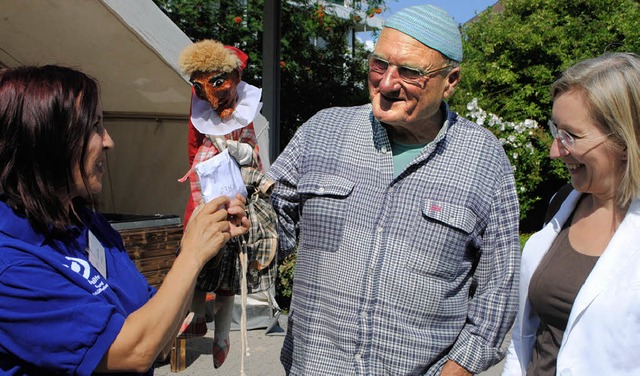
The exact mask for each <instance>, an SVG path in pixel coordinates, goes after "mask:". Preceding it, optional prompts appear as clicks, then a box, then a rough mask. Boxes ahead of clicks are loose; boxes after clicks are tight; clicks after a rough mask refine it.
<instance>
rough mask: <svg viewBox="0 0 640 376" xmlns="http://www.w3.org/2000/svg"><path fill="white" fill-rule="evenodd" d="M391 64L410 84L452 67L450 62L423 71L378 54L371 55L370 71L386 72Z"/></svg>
mask: <svg viewBox="0 0 640 376" xmlns="http://www.w3.org/2000/svg"><path fill="white" fill-rule="evenodd" d="M389 66H394V67H396V70H397V71H398V75H399V76H400V78H401V79H402V81H404V82H406V83H409V84H422V82H423V81H424V80H425V78H428V76H430V75H432V74H434V73H437V72H440V71H441V70H444V69H447V68H449V67H450V65H449V64H447V65H445V66H442V67H440V68H436V69H433V70H430V71H426V72H423V71H421V70H419V69H415V68H409V67H405V66H403V65H394V64H390V63H389V62H388V61H386V60H384V59H381V58H379V57H376V56H370V57H369V71H370V72H375V73H378V74H384V73H385V72H386V71H387V69H389Z"/></svg>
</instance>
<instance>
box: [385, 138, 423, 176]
mask: <svg viewBox="0 0 640 376" xmlns="http://www.w3.org/2000/svg"><path fill="white" fill-rule="evenodd" d="M426 145H427V144H401V143H399V142H394V141H391V150H392V152H393V177H394V178H395V177H397V176H398V175H400V174H401V173H402V171H404V169H405V168H406V167H407V166H408V165H409V163H411V161H413V160H414V159H416V157H417V156H418V155H420V152H421V151H422V149H423V148H424V147H425V146H426Z"/></svg>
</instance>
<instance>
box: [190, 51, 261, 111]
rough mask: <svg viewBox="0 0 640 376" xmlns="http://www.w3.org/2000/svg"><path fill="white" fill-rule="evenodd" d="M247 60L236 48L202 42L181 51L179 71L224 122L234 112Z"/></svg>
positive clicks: (199, 96)
mask: <svg viewBox="0 0 640 376" xmlns="http://www.w3.org/2000/svg"><path fill="white" fill-rule="evenodd" d="M247 59H248V58H247V55H246V54H245V53H244V52H242V51H240V50H239V49H237V48H235V47H231V46H225V45H223V44H222V43H220V42H217V41H214V40H210V39H205V40H202V41H200V42H196V43H194V44H192V45H190V46H188V47H187V48H185V49H184V50H183V51H182V53H181V54H180V68H181V69H182V71H183V73H184V74H187V75H189V81H191V84H192V85H193V88H194V90H195V93H196V95H197V96H198V98H200V99H202V100H204V101H207V102H209V104H210V105H211V107H212V108H213V109H214V111H215V112H216V113H217V114H218V116H220V118H221V119H224V118H226V117H228V116H229V115H231V114H232V113H233V111H234V110H235V107H236V104H237V102H238V89H237V87H238V84H239V83H240V76H241V74H242V70H243V69H244V67H245V66H246V65H247Z"/></svg>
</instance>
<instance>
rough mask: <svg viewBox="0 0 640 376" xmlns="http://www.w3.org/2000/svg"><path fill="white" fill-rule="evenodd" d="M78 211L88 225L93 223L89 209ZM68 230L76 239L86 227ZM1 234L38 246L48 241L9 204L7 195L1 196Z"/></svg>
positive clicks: (46, 237) (73, 227)
mask: <svg viewBox="0 0 640 376" xmlns="http://www.w3.org/2000/svg"><path fill="white" fill-rule="evenodd" d="M76 212H77V213H78V215H79V216H80V217H81V218H82V221H83V222H84V223H85V224H86V225H87V226H90V225H91V222H92V220H93V217H92V215H91V214H90V212H89V211H87V210H85V209H84V208H78V209H77V210H76ZM67 231H68V235H69V237H70V238H71V239H74V238H77V237H78V236H80V235H81V234H82V232H83V231H85V229H84V228H79V227H77V226H69V228H68V229H67ZM0 234H5V235H7V236H9V237H11V238H14V239H20V240H21V241H24V242H26V243H29V244H32V245H36V246H42V245H44V244H45V243H47V242H48V236H47V235H46V234H42V233H39V232H36V231H34V229H33V227H32V226H31V223H29V220H28V219H27V218H25V217H23V216H21V215H18V214H17V213H16V212H15V211H14V210H13V209H12V208H11V206H9V205H8V204H7V202H6V198H5V197H2V198H0Z"/></svg>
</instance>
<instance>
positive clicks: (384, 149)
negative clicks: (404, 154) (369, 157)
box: [380, 146, 389, 154]
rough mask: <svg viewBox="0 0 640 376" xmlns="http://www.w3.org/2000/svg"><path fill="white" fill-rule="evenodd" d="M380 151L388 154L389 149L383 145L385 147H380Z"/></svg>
mask: <svg viewBox="0 0 640 376" xmlns="http://www.w3.org/2000/svg"><path fill="white" fill-rule="evenodd" d="M380 151H381V152H383V153H384V154H386V153H387V152H388V151H389V150H388V149H387V147H386V146H383V147H382V148H381V149H380Z"/></svg>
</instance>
